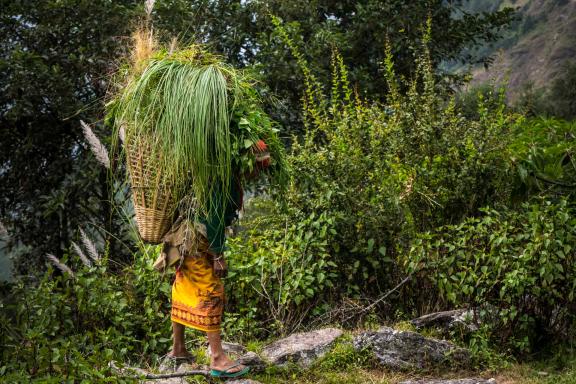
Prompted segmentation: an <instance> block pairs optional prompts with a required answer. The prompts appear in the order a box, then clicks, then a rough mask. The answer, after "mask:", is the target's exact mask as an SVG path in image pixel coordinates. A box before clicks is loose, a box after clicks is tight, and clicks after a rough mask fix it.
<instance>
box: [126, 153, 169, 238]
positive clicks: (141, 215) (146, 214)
mask: <svg viewBox="0 0 576 384" xmlns="http://www.w3.org/2000/svg"><path fill="white" fill-rule="evenodd" d="M125 149H126V160H127V166H128V173H129V174H130V183H131V185H132V201H133V203H134V211H135V213H136V224H137V226H138V232H139V233H140V237H141V238H142V240H143V241H145V242H148V243H153V244H157V243H160V241H161V239H162V236H164V234H165V233H166V232H168V229H169V228H170V225H171V224H172V212H173V210H174V202H173V201H172V198H171V194H170V188H169V187H168V186H166V185H161V174H160V172H159V171H158V168H157V166H155V163H156V164H157V162H152V161H149V159H151V156H154V154H152V151H151V150H150V147H149V146H143V145H134V144H132V145H126V147H125Z"/></svg>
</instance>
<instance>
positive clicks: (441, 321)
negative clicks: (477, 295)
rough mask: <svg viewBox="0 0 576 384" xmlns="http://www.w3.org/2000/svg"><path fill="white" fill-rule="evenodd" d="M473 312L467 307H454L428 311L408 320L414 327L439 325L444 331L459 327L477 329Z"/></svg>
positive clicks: (470, 329) (467, 329) (468, 329)
mask: <svg viewBox="0 0 576 384" xmlns="http://www.w3.org/2000/svg"><path fill="white" fill-rule="evenodd" d="M473 319H474V312H473V311H472V310H469V309H454V310H451V311H442V312H434V313H429V314H427V315H424V316H420V317H418V318H416V319H412V320H410V322H411V323H412V325H414V326H415V327H416V328H423V327H439V328H443V329H444V330H445V331H449V330H452V329H455V328H460V329H462V330H464V331H467V332H473V331H476V330H478V325H477V324H475V323H474V321H473Z"/></svg>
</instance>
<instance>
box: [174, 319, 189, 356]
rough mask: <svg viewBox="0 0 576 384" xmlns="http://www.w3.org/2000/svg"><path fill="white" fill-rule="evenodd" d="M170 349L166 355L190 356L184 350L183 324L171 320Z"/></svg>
mask: <svg viewBox="0 0 576 384" xmlns="http://www.w3.org/2000/svg"><path fill="white" fill-rule="evenodd" d="M172 336H173V340H172V351H170V352H169V353H168V356H172V357H190V356H192V355H191V354H190V353H188V351H187V350H186V343H185V340H184V325H182V324H179V323H176V322H174V321H173V322H172Z"/></svg>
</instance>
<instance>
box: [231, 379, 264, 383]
mask: <svg viewBox="0 0 576 384" xmlns="http://www.w3.org/2000/svg"><path fill="white" fill-rule="evenodd" d="M226 384H262V383H261V382H259V381H256V380H250V379H240V380H232V381H227V382H226Z"/></svg>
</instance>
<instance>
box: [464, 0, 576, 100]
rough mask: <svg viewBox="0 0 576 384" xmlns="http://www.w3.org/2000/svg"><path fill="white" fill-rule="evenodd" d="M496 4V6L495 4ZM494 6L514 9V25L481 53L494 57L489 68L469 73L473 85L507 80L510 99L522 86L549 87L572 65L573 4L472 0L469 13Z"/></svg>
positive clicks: (575, 37)
mask: <svg viewBox="0 0 576 384" xmlns="http://www.w3.org/2000/svg"><path fill="white" fill-rule="evenodd" d="M498 3H499V4H498ZM494 6H500V7H503V6H513V7H517V9H518V21H517V22H516V23H515V25H514V26H513V27H512V30H511V31H510V32H509V33H508V35H507V36H506V37H505V38H504V39H503V40H501V41H500V42H498V43H497V44H496V45H495V46H493V47H485V48H484V53H492V54H494V55H496V57H495V60H494V63H493V65H492V66H491V67H490V68H489V69H488V70H486V69H485V68H483V67H482V68H480V67H478V68H475V69H473V77H474V82H475V83H479V82H484V81H487V80H489V79H496V80H498V81H503V80H506V79H508V83H509V89H510V96H511V97H512V98H514V97H515V96H516V95H517V94H518V92H519V91H520V90H521V89H522V87H523V86H525V85H526V84H533V85H534V86H535V87H536V88H540V87H545V86H547V85H548V84H550V83H551V82H552V81H553V80H554V79H555V78H557V77H558V75H559V74H561V73H562V71H563V70H564V67H565V65H566V64H567V63H568V62H572V61H576V0H517V1H490V0H475V1H471V2H470V3H469V4H468V7H469V10H471V11H485V10H489V9H490V8H491V7H494Z"/></svg>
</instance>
